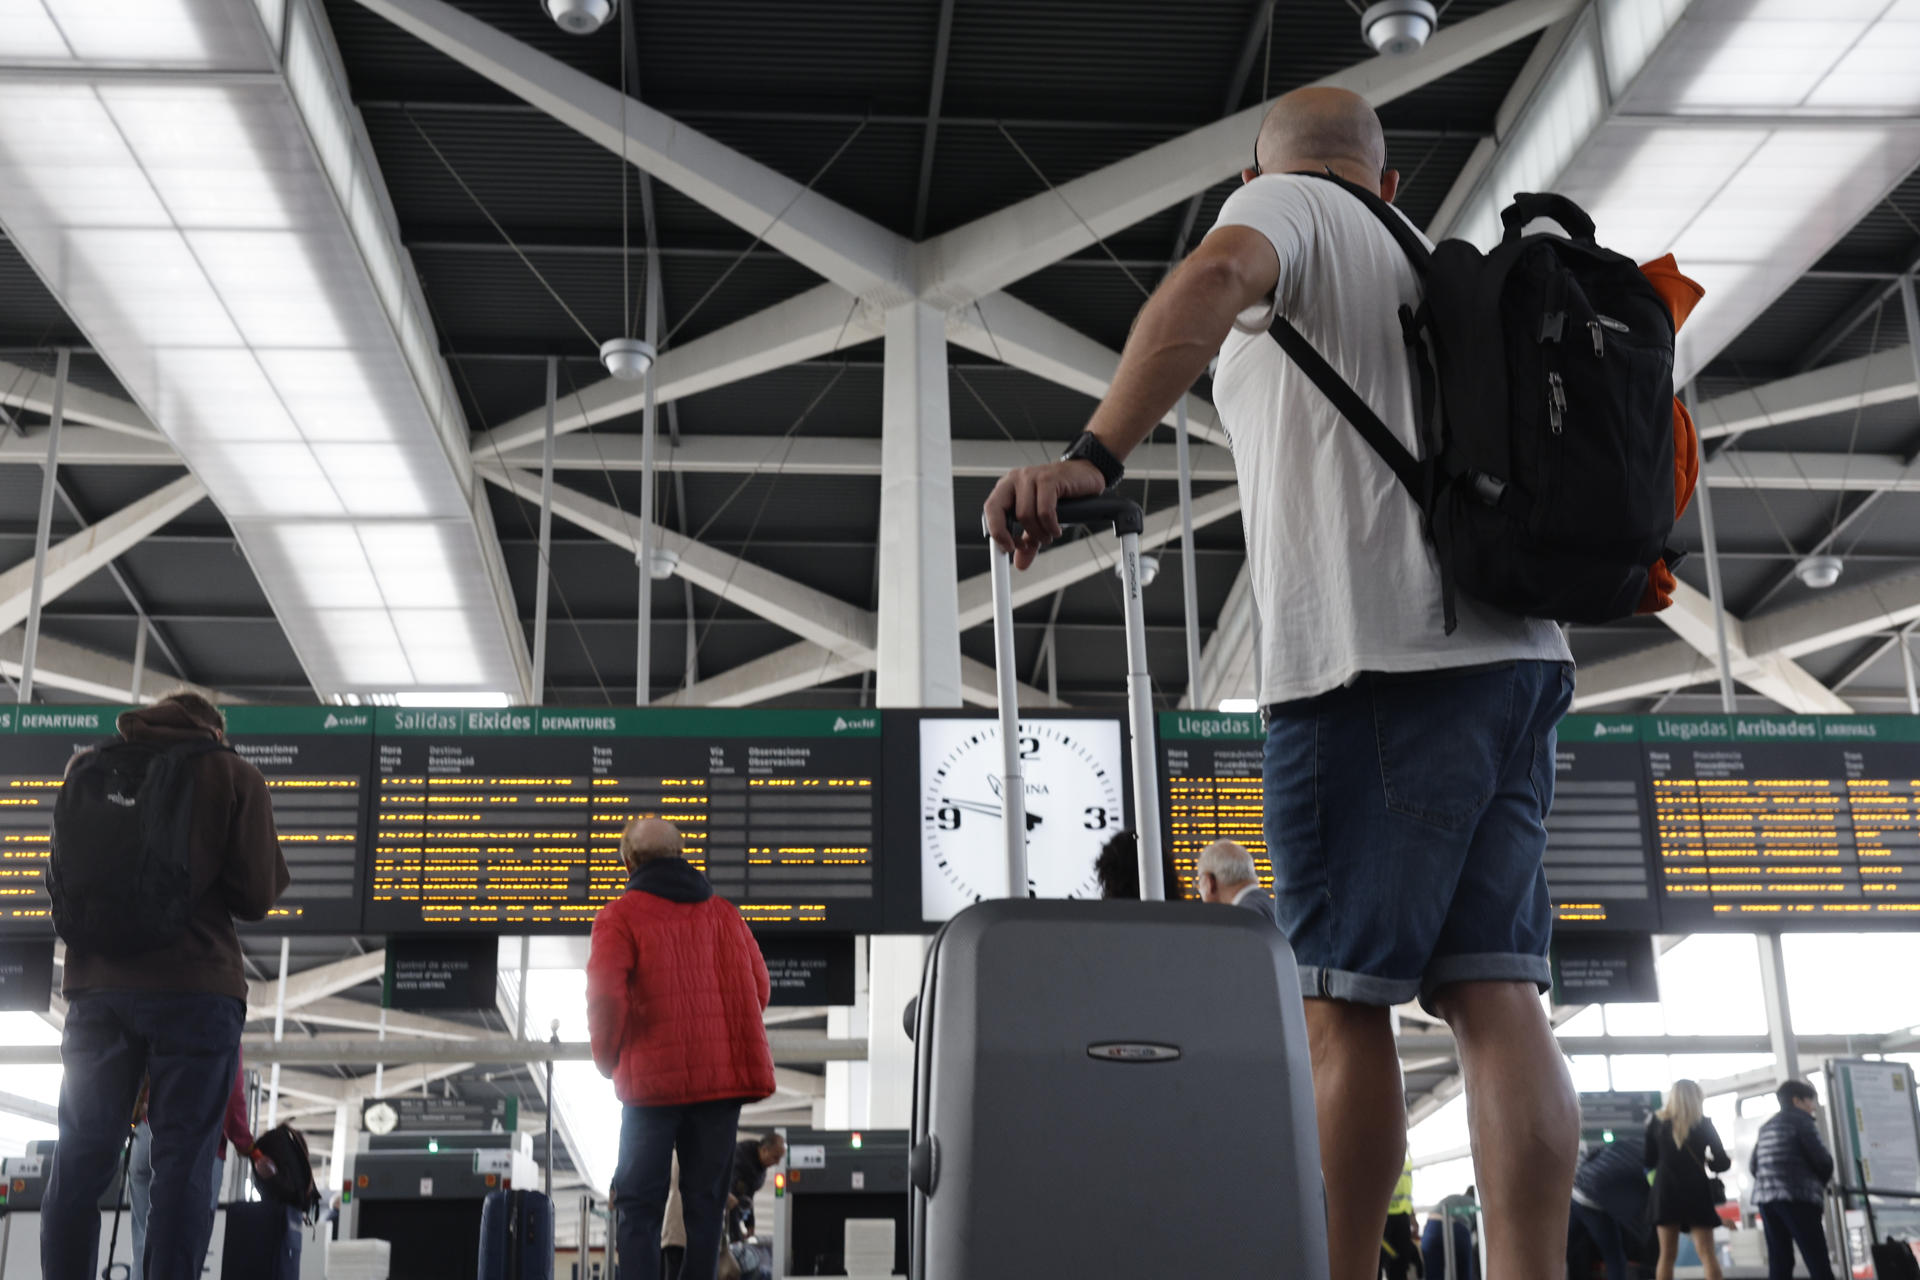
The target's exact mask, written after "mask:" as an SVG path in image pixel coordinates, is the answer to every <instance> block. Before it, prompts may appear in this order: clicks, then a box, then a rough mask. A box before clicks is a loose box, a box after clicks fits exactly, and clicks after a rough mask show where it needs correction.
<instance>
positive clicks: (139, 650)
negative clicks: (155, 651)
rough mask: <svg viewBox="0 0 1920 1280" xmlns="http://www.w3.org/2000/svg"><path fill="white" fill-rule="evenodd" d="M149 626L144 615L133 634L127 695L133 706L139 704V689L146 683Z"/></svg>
mask: <svg viewBox="0 0 1920 1280" xmlns="http://www.w3.org/2000/svg"><path fill="white" fill-rule="evenodd" d="M149 625H151V624H149V623H148V622H147V619H146V617H145V616H144V615H142V617H141V618H140V621H139V623H138V628H139V629H138V630H136V631H135V632H134V633H133V682H132V684H131V685H130V686H129V687H128V689H127V693H128V694H129V695H130V699H131V701H132V702H133V704H134V705H135V706H138V705H139V704H140V687H141V686H142V685H144V684H145V683H146V682H147V627H148V626H149Z"/></svg>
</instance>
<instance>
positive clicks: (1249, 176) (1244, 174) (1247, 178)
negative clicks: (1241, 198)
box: [1240, 169, 1260, 185]
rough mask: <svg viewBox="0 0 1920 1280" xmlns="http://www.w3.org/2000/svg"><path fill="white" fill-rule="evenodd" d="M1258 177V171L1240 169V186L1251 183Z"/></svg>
mask: <svg viewBox="0 0 1920 1280" xmlns="http://www.w3.org/2000/svg"><path fill="white" fill-rule="evenodd" d="M1259 176H1260V171H1259V170H1258V169H1242V170H1241V171H1240V181H1241V183H1242V185H1244V184H1246V183H1249V182H1252V181H1253V180H1254V179H1255V178H1257V177H1259Z"/></svg>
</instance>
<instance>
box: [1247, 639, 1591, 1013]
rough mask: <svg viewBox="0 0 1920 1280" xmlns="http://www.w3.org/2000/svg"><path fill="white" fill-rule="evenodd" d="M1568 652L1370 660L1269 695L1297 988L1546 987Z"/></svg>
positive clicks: (1388, 993) (1269, 815)
mask: <svg viewBox="0 0 1920 1280" xmlns="http://www.w3.org/2000/svg"><path fill="white" fill-rule="evenodd" d="M1572 698H1573V668H1572V667H1571V666H1569V665H1567V664H1565V663H1560V662H1541V661H1518V662H1506V663H1499V664H1497V665H1493V666H1479V667H1459V668H1451V669H1446V670H1440V671H1421V672H1407V673H1394V674H1378V673H1368V674H1365V675H1362V676H1361V677H1360V678H1359V679H1358V680H1357V681H1355V682H1354V683H1352V684H1350V685H1347V686H1345V687H1343V688H1340V689H1336V690H1333V691H1332V692H1330V693H1325V694H1321V695H1320V696H1318V697H1314V698H1305V699H1302V700H1300V701H1297V702H1286V703H1277V704H1275V705H1274V706H1272V707H1269V708H1268V709H1267V710H1268V716H1269V725H1268V729H1267V753H1266V814H1265V817H1266V837H1267V850H1268V853H1269V854H1270V855H1271V857H1272V859H1273V877H1274V885H1273V887H1274V900H1275V902H1276V904H1277V906H1278V908H1279V915H1280V927H1281V928H1282V929H1283V930H1285V931H1286V934H1287V938H1288V940H1289V941H1290V942H1291V943H1292V944H1293V951H1294V956H1295V958H1296V959H1297V960H1298V962H1299V965H1300V987H1301V992H1302V994H1303V995H1305V996H1307V997H1309V998H1312V997H1320V998H1325V999H1333V1000H1348V1001H1352V1002H1355V1003H1358V1004H1372V1005H1394V1004H1402V1003H1404V1002H1406V1001H1408V1000H1411V999H1413V998H1415V997H1416V996H1417V997H1419V999H1420V1001H1421V1003H1422V1004H1428V1002H1429V1001H1430V1000H1431V997H1432V995H1433V993H1434V991H1435V990H1436V989H1438V988H1440V987H1443V986H1445V985H1447V984H1448V983H1453V982H1502V981H1505V982H1532V983H1535V984H1537V985H1538V986H1539V988H1540V989H1541V990H1542V991H1545V990H1547V989H1548V986H1549V983H1550V974H1549V970H1548V964H1547V943H1548V940H1549V938H1550V937H1551V934H1552V929H1553V910H1552V906H1551V904H1550V903H1549V902H1548V899H1547V877H1546V872H1545V869H1544V866H1543V859H1544V855H1545V853H1546V846H1547V829H1546V816H1547V811H1548V809H1549V808H1551V807H1552V805H1553V775H1554V731H1555V728H1556V726H1557V725H1558V724H1559V722H1560V717H1561V716H1562V715H1563V714H1565V712H1566V710H1567V707H1568V704H1569V703H1570V702H1571V701H1572Z"/></svg>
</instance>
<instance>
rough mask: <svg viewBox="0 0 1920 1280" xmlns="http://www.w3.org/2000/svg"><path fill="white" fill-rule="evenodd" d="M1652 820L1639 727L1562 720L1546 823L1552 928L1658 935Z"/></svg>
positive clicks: (1630, 720) (1633, 721) (1603, 720)
mask: <svg viewBox="0 0 1920 1280" xmlns="http://www.w3.org/2000/svg"><path fill="white" fill-rule="evenodd" d="M1650 812H1651V806H1650V804H1649V802H1648V799H1647V778H1646V761H1645V759H1644V757H1643V755H1642V751H1641V745H1640V722H1639V720H1638V719H1637V718H1636V717H1634V716H1567V717H1566V718H1565V719H1563V720H1562V721H1561V722H1560V732H1559V746H1558V748H1557V750H1556V752H1555V759H1554V784H1553V809H1552V811H1551V812H1550V813H1549V814H1548V815H1547V859H1546V861H1547V892H1548V894H1549V895H1550V897H1551V899H1552V902H1553V914H1554V923H1555V927H1556V928H1560V929H1569V930H1584V929H1595V930H1602V929H1604V930H1609V931H1614V932H1620V931H1629V932H1640V931H1643V930H1644V931H1646V932H1649V933H1652V932H1657V931H1658V930H1659V928H1660V901H1659V890H1658V884H1657V882H1656V872H1655V869H1654V857H1653V831H1652V823H1651V821H1650V820H1649V814H1650Z"/></svg>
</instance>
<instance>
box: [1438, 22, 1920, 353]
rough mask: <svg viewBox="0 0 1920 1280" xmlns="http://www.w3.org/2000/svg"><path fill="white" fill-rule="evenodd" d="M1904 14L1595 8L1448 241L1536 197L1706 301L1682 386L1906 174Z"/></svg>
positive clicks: (1690, 335) (1907, 29)
mask: <svg viewBox="0 0 1920 1280" xmlns="http://www.w3.org/2000/svg"><path fill="white" fill-rule="evenodd" d="M1916 54H1920V0H1827V2H1824V3H1821V4H1818V5H1814V4H1808V3H1803V2H1802V0H1694V2H1693V3H1692V4H1690V5H1689V4H1686V3H1685V2H1684V0H1600V3H1599V4H1598V6H1597V18H1596V16H1589V17H1588V18H1587V19H1585V20H1583V23H1582V25H1581V27H1580V28H1579V30H1577V31H1576V32H1575V33H1574V35H1573V36H1572V38H1570V39H1569V41H1568V42H1567V48H1566V49H1565V51H1563V53H1562V55H1561V57H1560V59H1559V62H1558V63H1557V65H1556V66H1555V68H1554V70H1553V72H1552V73H1551V74H1550V75H1549V76H1548V77H1547V80H1546V82H1545V83H1544V84H1543V85H1542V86H1541V88H1540V90H1539V92H1538V94H1537V95H1536V97H1535V99H1534V102H1533V103H1532V104H1531V105H1530V106H1529V108H1528V110H1527V113H1526V115H1525V117H1524V118H1523V120H1522V122H1521V124H1520V125H1519V126H1518V127H1517V128H1516V129H1515V130H1514V132H1513V134H1512V135H1511V136H1510V138H1509V139H1508V140H1507V143H1506V145H1505V146H1504V147H1503V149H1502V153H1501V155H1500V157H1499V158H1498V159H1497V160H1496V161H1495V162H1494V164H1493V165H1492V166H1491V167H1490V169H1489V173H1488V176H1487V178H1486V180H1484V181H1483V182H1482V184H1481V185H1480V187H1479V189H1478V191H1477V192H1476V193H1475V195H1474V196H1473V198H1472V199H1470V200H1468V201H1467V202H1466V203H1465V205H1464V206H1463V208H1462V210H1461V214H1460V216H1459V218H1458V219H1457V220H1456V221H1455V223H1454V226H1453V227H1452V228H1451V229H1450V232H1451V234H1455V235H1462V236H1465V237H1466V238H1468V239H1470V240H1473V241H1474V242H1476V243H1478V244H1481V245H1490V244H1492V243H1493V242H1494V241H1496V240H1497V239H1498V238H1499V230H1500V227H1499V211H1500V209H1501V208H1502V207H1503V206H1504V205H1505V204H1506V202H1507V201H1508V199H1510V198H1511V196H1512V193H1514V192H1516V191H1526V190H1542V189H1553V190H1558V191H1561V192H1564V193H1565V194H1567V195H1568V196H1571V197H1572V198H1573V199H1574V200H1576V201H1578V202H1579V203H1580V204H1581V205H1583V206H1584V207H1585V208H1586V210H1587V211H1588V212H1589V213H1590V214H1592V215H1593V219H1594V222H1595V223H1596V225H1598V227H1599V228H1600V236H1601V239H1602V241H1603V242H1604V243H1606V244H1607V245H1609V246H1610V247H1612V248H1616V249H1618V250H1620V251H1621V252H1622V253H1626V254H1629V255H1631V256H1632V257H1634V258H1636V259H1638V260H1640V261H1646V260H1648V259H1651V258H1655V257H1658V256H1659V255H1661V254H1663V253H1668V252H1672V253H1673V254H1675V255H1676V257H1677V258H1678V259H1679V261H1680V264H1681V267H1682V269H1684V270H1685V271H1686V272H1687V273H1688V274H1689V275H1691V276H1693V277H1694V278H1695V279H1697V280H1699V281H1700V283H1701V284H1702V285H1704V286H1705V287H1706V291H1707V293H1706V298H1705V299H1704V300H1703V301H1702V302H1701V304H1700V306H1699V308H1698V309H1697V310H1696V311H1695V312H1694V314H1693V317H1692V318H1691V319H1690V320H1689V321H1688V323H1687V327H1686V328H1685V329H1684V330H1682V332H1681V334H1680V340H1679V350H1678V363H1677V367H1676V379H1677V380H1678V381H1680V382H1685V381H1687V380H1689V379H1690V378H1692V376H1693V375H1694V374H1695V373H1697V372H1698V371H1699V370H1700V369H1701V368H1702V367H1703V366H1704V365H1705V364H1706V363H1707V362H1708V361H1710V360H1711V359H1712V358H1713V357H1714V356H1715V355H1717V354H1718V353H1719V352H1720V351H1721V350H1722V349H1723V348H1725V346H1726V345H1727V344H1728V343H1729V342H1731V341H1732V340H1733V339H1734V338H1735V337H1737V336H1738V335H1739V334H1740V332H1741V331H1742V330H1744V329H1745V328H1746V326H1747V325H1748V324H1750V323H1751V322H1752V321H1753V319H1754V318H1755V317H1756V316H1758V315H1759V314H1760V313H1761V312H1762V311H1763V310H1765V309H1766V307H1767V306H1768V305H1769V304H1771V303H1772V301H1773V300H1774V299H1775V298H1777V297H1778V296H1779V295H1780V293H1781V292H1782V291H1783V290H1785V289H1786V288H1787V287H1788V286H1789V285H1791V284H1792V283H1793V282H1794V281H1796V280H1797V279H1799V278H1800V276H1801V275H1802V274H1803V273H1804V272H1805V271H1806V270H1807V269H1808V268H1810V267H1812V266H1813V264H1814V263H1815V262H1816V261H1818V259H1819V258H1820V256H1821V255H1822V254H1824V253H1825V252H1826V251H1827V250H1828V249H1829V248H1830V247H1831V246H1832V245H1833V244H1834V243H1835V242H1836V241H1837V240H1839V239H1840V237H1841V236H1843V235H1844V234H1845V233H1846V232H1847V230H1848V229H1850V228H1851V227H1852V226H1853V225H1854V224H1855V223H1857V222H1858V221H1859V220H1860V218H1861V217H1862V216H1863V215H1865V214H1866V213H1867V212H1868V211H1869V210H1870V209H1871V208H1872V207H1873V206H1874V205H1875V204H1877V203H1879V201H1880V200H1881V199H1882V198H1884V197H1885V195H1886V194H1887V192H1888V191H1889V190H1891V189H1892V188H1893V187H1894V186H1895V185H1897V184H1898V183H1899V182H1900V181H1901V180H1902V179H1903V178H1904V177H1905V176H1906V175H1907V174H1908V173H1909V172H1911V171H1912V170H1913V168H1914V166H1915V164H1916V163H1920V120H1917V119H1916V118H1915V115H1914V113H1915V112H1916V111H1920V74H1916V73H1915V71H1914V66H1915V61H1916Z"/></svg>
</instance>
